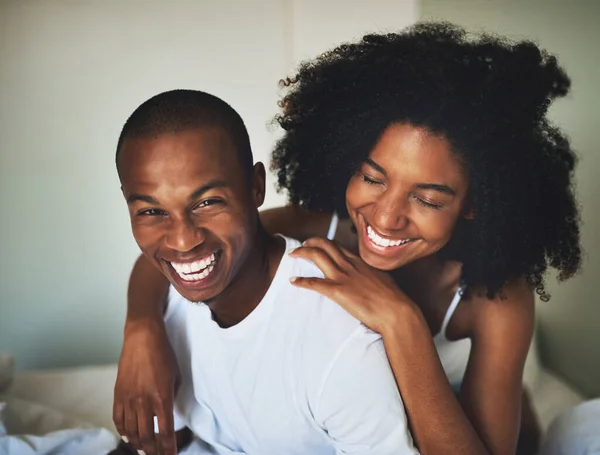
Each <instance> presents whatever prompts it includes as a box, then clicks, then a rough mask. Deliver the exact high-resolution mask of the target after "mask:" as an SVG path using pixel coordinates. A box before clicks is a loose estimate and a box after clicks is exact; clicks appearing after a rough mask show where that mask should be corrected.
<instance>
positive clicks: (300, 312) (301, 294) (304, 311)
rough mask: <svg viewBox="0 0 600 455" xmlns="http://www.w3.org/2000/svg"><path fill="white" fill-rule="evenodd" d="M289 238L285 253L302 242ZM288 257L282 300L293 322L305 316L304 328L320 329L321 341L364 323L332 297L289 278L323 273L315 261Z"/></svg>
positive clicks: (316, 276)
mask: <svg viewBox="0 0 600 455" xmlns="http://www.w3.org/2000/svg"><path fill="white" fill-rule="evenodd" d="M286 241H287V242H288V243H287V245H288V248H286V254H288V253H289V252H290V251H291V250H293V249H294V248H297V247H299V246H300V243H299V242H298V241H296V240H291V239H286ZM286 261H289V262H288V264H287V267H286V268H287V270H286V274H287V275H289V276H287V280H285V281H286V287H288V289H287V291H284V292H283V293H282V295H283V296H285V297H283V299H282V300H285V303H284V305H285V311H286V315H287V316H288V317H289V318H290V320H291V321H292V322H293V321H294V320H296V318H300V319H302V320H303V321H304V324H305V329H306V330H307V331H308V332H309V333H315V334H316V333H318V334H319V336H317V337H316V338H318V339H321V342H324V341H326V340H327V339H328V338H329V339H331V337H332V336H333V337H334V338H337V337H343V338H347V337H349V336H350V335H351V334H352V333H353V332H354V331H355V330H357V328H359V326H361V324H360V321H358V320H357V319H356V318H354V317H353V316H352V315H350V313H348V312H347V311H346V310H344V309H343V308H342V307H341V306H340V305H338V304H337V303H335V302H334V301H332V300H331V299H329V298H327V297H325V296H323V295H321V294H319V293H318V292H315V291H311V290H308V289H302V288H298V287H296V286H294V285H293V284H292V283H290V282H289V279H290V278H292V277H315V278H323V273H322V272H321V270H319V268H318V267H317V266H316V265H315V264H314V263H312V262H310V261H307V260H305V259H301V258H293V257H290V256H288V257H287V258H286ZM332 341H333V340H332ZM334 344H335V343H334Z"/></svg>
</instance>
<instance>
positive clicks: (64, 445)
mask: <svg viewBox="0 0 600 455" xmlns="http://www.w3.org/2000/svg"><path fill="white" fill-rule="evenodd" d="M7 360H9V361H8V362H7ZM23 376H24V377H20V375H18V376H17V380H16V381H14V387H10V389H9V390H7V389H8V388H9V385H10V383H11V382H12V380H13V378H12V359H10V358H9V357H8V356H6V355H3V356H1V358H0V378H2V379H3V380H2V381H1V382H0V386H1V387H0V455H16V454H18V455H57V454H60V455H105V454H106V453H108V452H109V451H110V450H112V449H113V448H114V447H115V446H116V444H117V437H116V436H115V434H114V433H113V432H111V431H109V430H108V429H106V428H101V426H102V423H100V425H98V424H97V423H94V422H93V419H92V420H90V421H88V420H85V418H84V417H83V416H85V413H86V412H85V411H86V408H85V404H86V403H87V405H88V406H89V407H88V408H87V410H88V411H90V415H94V414H95V413H96V412H97V411H98V409H97V408H96V407H95V403H91V402H90V400H85V397H84V396H83V395H79V396H77V394H76V393H71V391H73V390H70V387H72V386H73V385H74V384H75V383H73V382H69V381H67V382H65V381H64V378H65V376H64V375H58V376H57V375H56V374H52V373H51V372H48V374H41V375H40V374H35V373H32V374H25V375H23ZM67 376H68V377H69V378H71V380H75V381H78V380H81V379H82V378H81V377H77V375H73V374H68V375H67ZM109 381H112V382H114V378H112V379H109ZM53 385H54V388H53V387H52V386H53ZM61 389H62V390H61ZM85 389H86V390H87V391H88V392H92V393H91V395H92V396H95V397H98V394H97V393H93V391H92V390H90V388H89V381H88V386H87V387H85ZM110 389H112V386H111V387H110ZM61 391H62V395H61V394H60V393H58V392H61ZM74 391H75V392H76V390H74ZM20 392H22V394H20ZM80 392H83V390H80ZM17 394H20V395H21V396H19V395H17ZM26 397H29V400H28V399H26ZM105 397H106V395H104V396H103V399H105ZM40 398H46V399H45V400H44V399H42V400H40ZM61 398H62V399H61ZM76 400H77V401H78V403H77V401H76ZM43 401H46V404H44V403H43ZM110 401H112V400H109V409H110ZM48 402H50V403H48ZM51 402H55V403H59V404H60V403H62V404H63V405H64V404H65V403H69V406H68V407H70V408H71V411H69V410H68V409H66V407H65V406H57V407H52V406H51V405H49V404H51ZM82 404H83V407H82V406H81V405H82ZM61 408H63V409H62V410H61ZM92 409H93V410H92ZM102 414H105V413H104V412H102ZM110 427H112V425H110Z"/></svg>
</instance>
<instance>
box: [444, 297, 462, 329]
mask: <svg viewBox="0 0 600 455" xmlns="http://www.w3.org/2000/svg"><path fill="white" fill-rule="evenodd" d="M462 294H463V288H462V286H459V287H458V290H457V291H456V294H454V298H453V299H452V302H450V306H449V307H448V310H446V316H444V321H443V322H442V328H441V329H440V333H441V334H442V335H444V336H446V329H447V328H448V324H449V323H450V319H452V315H453V314H454V311H456V307H457V306H458V303H459V302H460V299H461V297H462Z"/></svg>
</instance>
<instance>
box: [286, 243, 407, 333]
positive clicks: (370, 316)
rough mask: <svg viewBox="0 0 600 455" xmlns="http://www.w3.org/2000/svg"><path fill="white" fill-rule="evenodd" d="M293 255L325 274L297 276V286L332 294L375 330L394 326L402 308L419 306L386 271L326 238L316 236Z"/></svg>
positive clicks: (353, 314) (345, 307)
mask: <svg viewBox="0 0 600 455" xmlns="http://www.w3.org/2000/svg"><path fill="white" fill-rule="evenodd" d="M290 256H293V257H296V258H304V259H307V260H309V261H312V262H313V263H314V264H315V265H316V266H317V267H318V268H319V269H321V271H322V272H323V274H324V275H325V278H306V277H294V278H292V283H293V284H294V285H295V286H298V287H301V288H305V289H310V290H313V291H316V292H318V293H319V294H322V295H324V296H325V297H328V298H329V299H331V300H333V301H334V302H336V303H337V304H339V305H340V306H342V307H343V308H344V309H345V310H346V311H347V312H348V313H350V314H351V315H352V316H354V317H355V318H356V319H358V320H359V321H361V322H362V323H363V324H364V325H366V326H367V327H368V328H370V329H371V330H373V331H375V332H378V333H382V332H383V331H384V330H385V328H386V327H394V326H395V323H394V321H395V320H396V318H397V317H398V314H399V311H400V310H401V309H403V308H406V305H408V306H410V307H411V308H413V309H414V308H416V305H415V304H414V303H413V302H412V301H411V300H410V299H409V298H408V296H407V295H406V294H405V293H404V292H402V290H400V288H398V286H397V285H396V283H395V282H394V280H393V278H392V277H391V276H390V275H389V274H388V273H385V272H381V271H380V270H376V269H374V268H372V267H371V266H369V265H367V264H366V263H365V262H364V261H363V260H362V259H361V258H360V257H359V256H357V255H355V254H352V253H351V252H349V251H348V250H346V249H345V248H342V247H340V246H338V245H336V244H335V243H333V242H331V241H329V240H327V239H322V238H312V239H309V240H307V241H306V242H304V243H303V244H302V246H301V247H300V248H297V249H295V250H294V251H292V252H291V253H290Z"/></svg>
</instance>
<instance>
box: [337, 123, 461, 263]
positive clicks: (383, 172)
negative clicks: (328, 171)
mask: <svg viewBox="0 0 600 455" xmlns="http://www.w3.org/2000/svg"><path fill="white" fill-rule="evenodd" d="M467 189H468V182H467V177H466V174H465V171H464V169H463V167H462V165H461V162H460V160H459V158H458V157H457V156H456V155H455V154H454V153H453V152H452V151H451V149H450V144H449V143H448V142H447V141H446V139H445V138H444V137H442V136H438V135H434V134H433V133H430V132H429V131H428V130H427V129H425V128H422V127H415V126H412V125H409V124H392V125H390V126H389V127H388V128H387V129H386V130H385V131H384V133H383V135H382V136H381V138H380V139H379V141H378V142H377V144H376V145H375V147H374V148H373V150H371V153H370V154H369V157H368V158H367V160H366V161H365V162H364V163H362V165H361V166H360V168H359V169H358V171H357V172H356V174H355V175H354V176H353V177H352V178H351V179H350V182H349V184H348V188H347V189H346V206H347V208H348V213H349V214H350V218H351V219H352V221H353V222H354V225H355V226H356V229H357V231H358V250H359V253H360V256H361V257H362V258H363V260H365V262H367V263H368V264H369V265H371V266H372V267H375V268H377V269H380V270H394V269H397V268H399V267H401V266H403V265H406V264H409V263H411V262H413V261H415V260H417V259H421V258H423V257H425V256H429V255H431V254H434V253H436V252H437V251H439V250H440V249H441V248H442V247H443V246H444V245H446V244H447V243H448V241H449V240H450V238H451V236H452V233H453V231H454V227H455V225H456V222H457V220H458V219H459V217H461V216H468V214H467V209H468V208H467V207H466V206H465V205H466V203H465V200H466V195H467Z"/></svg>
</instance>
